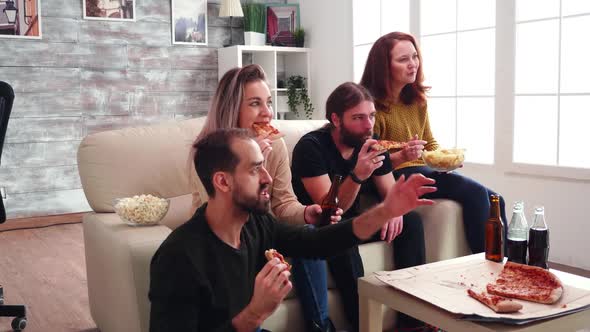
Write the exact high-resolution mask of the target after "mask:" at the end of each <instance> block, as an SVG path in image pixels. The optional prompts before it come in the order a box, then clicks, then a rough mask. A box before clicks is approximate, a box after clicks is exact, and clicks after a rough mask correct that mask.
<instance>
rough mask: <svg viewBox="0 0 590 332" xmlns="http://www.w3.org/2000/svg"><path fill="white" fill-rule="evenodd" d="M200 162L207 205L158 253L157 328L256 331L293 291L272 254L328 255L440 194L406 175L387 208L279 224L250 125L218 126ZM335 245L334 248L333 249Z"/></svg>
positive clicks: (153, 291) (153, 324)
mask: <svg viewBox="0 0 590 332" xmlns="http://www.w3.org/2000/svg"><path fill="white" fill-rule="evenodd" d="M195 148H196V154H195V159H194V160H195V168H196V171H197V173H198V175H199V178H200V179H201V181H202V183H203V185H204V187H205V189H206V190H207V193H208V194H209V201H208V203H205V204H203V205H202V206H201V207H200V208H199V209H197V211H196V212H195V215H194V216H193V217H192V218H191V219H190V220H189V221H187V222H186V223H185V224H183V225H182V226H180V227H178V228H177V229H176V230H174V231H173V232H172V233H171V234H170V235H169V236H168V238H167V239H166V240H165V241H164V242H163V243H162V245H161V246H160V248H159V249H158V250H157V252H156V253H155V254H154V257H153V258H152V262H151V271H150V278H151V279H150V280H151V281H150V291H149V298H150V301H151V313H150V331H152V332H156V331H158V332H159V331H182V332H191V331H202V332H205V331H207V332H213V331H248V332H251V331H257V330H259V327H260V325H262V323H263V322H264V320H265V319H266V318H267V317H269V316H270V315H271V314H272V313H273V312H274V311H275V310H276V308H277V307H278V305H279V304H280V303H281V301H282V300H283V298H284V297H285V296H286V295H287V293H288V292H289V291H290V290H291V287H292V285H291V282H290V281H289V275H290V273H289V271H288V270H286V265H285V264H282V263H281V262H280V261H279V260H278V259H277V258H273V259H272V260H270V261H267V259H266V258H265V255H264V252H265V250H267V249H271V248H274V249H276V250H278V251H279V252H280V253H282V254H284V255H287V256H303V257H327V256H330V255H333V254H335V253H338V252H340V251H342V250H344V249H346V248H349V247H351V246H354V245H356V244H357V243H359V242H360V241H362V240H365V239H368V238H369V237H370V236H371V235H372V234H373V233H375V232H376V231H377V230H378V229H379V228H381V227H382V225H383V224H384V223H386V222H387V221H388V220H390V219H391V218H394V217H396V216H400V215H403V214H404V213H407V212H408V211H410V210H411V209H413V208H415V207H416V206H419V205H430V204H433V202H432V201H430V200H424V199H420V198H419V197H420V196H422V195H423V194H426V193H429V192H432V191H433V190H434V188H433V187H430V186H428V185H431V184H433V183H434V181H433V180H431V179H428V178H426V177H424V176H422V175H417V176H415V177H414V176H412V177H410V178H408V179H407V180H405V179H400V180H398V183H397V184H396V185H395V186H392V187H391V188H390V190H389V192H388V193H387V196H386V197H385V200H384V201H383V203H382V204H379V205H377V206H376V207H374V208H373V209H371V210H369V211H367V212H366V213H363V214H362V215H361V216H359V217H357V218H355V219H353V220H346V221H341V222H339V223H336V224H333V225H330V226H326V227H324V228H322V229H319V230H313V229H312V230H310V229H305V228H304V227H303V226H294V225H290V224H287V223H281V222H275V220H274V218H273V217H272V215H271V214H270V213H269V205H270V203H269V202H270V198H269V193H268V188H269V185H270V184H271V183H272V178H271V177H270V175H269V174H268V172H267V171H266V169H265V168H264V157H263V155H262V152H261V151H260V147H259V145H258V144H257V143H256V141H254V139H253V138H252V137H251V136H250V133H249V132H248V131H247V130H245V129H224V130H219V131H215V132H213V133H211V134H209V135H207V136H205V137H204V138H203V139H201V140H200V141H199V142H197V143H196V146H195ZM326 244H329V245H326Z"/></svg>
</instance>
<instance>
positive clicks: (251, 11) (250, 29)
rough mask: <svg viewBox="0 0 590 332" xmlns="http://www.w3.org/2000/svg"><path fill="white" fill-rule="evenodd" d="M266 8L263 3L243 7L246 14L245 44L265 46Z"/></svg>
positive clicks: (248, 4)
mask: <svg viewBox="0 0 590 332" xmlns="http://www.w3.org/2000/svg"><path fill="white" fill-rule="evenodd" d="M265 8H266V7H265V6H264V4H263V3H245V4H244V5H243V6H242V10H243V12H244V44H245V45H264V43H265V42H266V40H265V36H264V18H265Z"/></svg>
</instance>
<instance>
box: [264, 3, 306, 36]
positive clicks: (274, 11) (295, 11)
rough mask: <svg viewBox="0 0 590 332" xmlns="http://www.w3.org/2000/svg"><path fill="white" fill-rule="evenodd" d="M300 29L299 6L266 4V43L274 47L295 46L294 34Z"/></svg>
mask: <svg viewBox="0 0 590 332" xmlns="http://www.w3.org/2000/svg"><path fill="white" fill-rule="evenodd" d="M297 29H299V4H296V3H269V4H266V23H265V35H266V43H267V44H270V45H274V46H295V38H294V37H293V33H294V32H295V30H297Z"/></svg>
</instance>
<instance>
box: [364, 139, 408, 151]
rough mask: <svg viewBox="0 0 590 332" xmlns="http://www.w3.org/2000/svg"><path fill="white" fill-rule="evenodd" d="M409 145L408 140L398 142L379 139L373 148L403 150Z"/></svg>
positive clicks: (378, 149)
mask: <svg viewBox="0 0 590 332" xmlns="http://www.w3.org/2000/svg"><path fill="white" fill-rule="evenodd" d="M406 146H408V143H406V142H396V141H388V140H378V141H377V143H375V144H373V145H372V146H371V148H372V149H373V150H377V151H391V150H401V149H403V148H405V147H406Z"/></svg>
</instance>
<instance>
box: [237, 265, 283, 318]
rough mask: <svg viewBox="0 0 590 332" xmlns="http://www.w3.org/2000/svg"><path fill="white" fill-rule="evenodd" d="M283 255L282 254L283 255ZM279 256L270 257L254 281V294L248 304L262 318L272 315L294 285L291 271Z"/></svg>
mask: <svg viewBox="0 0 590 332" xmlns="http://www.w3.org/2000/svg"><path fill="white" fill-rule="evenodd" d="M281 257H282V256H281ZM285 264H286V263H284V262H282V261H281V260H280V259H279V258H276V257H275V258H272V259H270V260H269V261H268V262H267V263H266V264H265V265H264V267H263V268H262V270H260V272H258V274H257V275H256V279H255V281H254V294H253V295H252V299H251V300H250V303H249V304H248V307H249V309H250V311H251V312H252V313H254V314H255V315H256V316H258V317H261V318H262V320H264V319H266V318H267V317H268V316H270V315H271V314H272V313H273V312H274V311H275V310H276V309H277V308H278V306H279V304H281V302H282V301H283V299H284V298H285V296H287V294H288V293H289V291H291V289H292V288H293V285H292V284H291V281H289V276H291V272H290V271H289V269H288V268H287V265H285Z"/></svg>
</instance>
